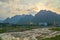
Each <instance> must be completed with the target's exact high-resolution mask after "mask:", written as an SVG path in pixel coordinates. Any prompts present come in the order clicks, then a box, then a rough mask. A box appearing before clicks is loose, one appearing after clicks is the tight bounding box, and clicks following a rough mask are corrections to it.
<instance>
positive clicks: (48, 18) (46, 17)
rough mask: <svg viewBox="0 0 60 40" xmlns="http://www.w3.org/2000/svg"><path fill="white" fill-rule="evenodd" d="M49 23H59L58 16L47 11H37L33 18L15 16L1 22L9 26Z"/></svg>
mask: <svg viewBox="0 0 60 40" xmlns="http://www.w3.org/2000/svg"><path fill="white" fill-rule="evenodd" d="M44 22H46V23H51V24H53V23H54V22H56V23H60V15H59V14H57V13H55V12H52V11H49V10H48V11H47V10H41V11H39V12H38V13H37V14H36V15H35V16H32V15H16V16H14V17H12V18H7V19H5V20H4V21H3V23H11V24H29V23H34V24H38V23H44Z"/></svg>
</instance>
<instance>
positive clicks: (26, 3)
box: [0, 0, 60, 20]
mask: <svg viewBox="0 0 60 40" xmlns="http://www.w3.org/2000/svg"><path fill="white" fill-rule="evenodd" d="M59 4H60V0H0V19H2V20H3V19H5V18H7V17H12V16H15V15H22V14H25V15H29V14H32V15H35V14H36V13H37V12H39V11H40V10H51V11H53V12H56V13H58V14H60V5H59Z"/></svg>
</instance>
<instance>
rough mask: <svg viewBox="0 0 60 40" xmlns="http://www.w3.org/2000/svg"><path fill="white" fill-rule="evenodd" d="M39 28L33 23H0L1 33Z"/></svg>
mask: <svg viewBox="0 0 60 40" xmlns="http://www.w3.org/2000/svg"><path fill="white" fill-rule="evenodd" d="M35 28H39V26H32V25H15V24H0V33H5V32H22V31H26V30H31V29H35Z"/></svg>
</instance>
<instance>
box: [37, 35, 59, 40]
mask: <svg viewBox="0 0 60 40" xmlns="http://www.w3.org/2000/svg"><path fill="white" fill-rule="evenodd" d="M36 38H37V39H38V40H60V35H57V36H55V37H51V38H45V39H43V38H41V37H36Z"/></svg>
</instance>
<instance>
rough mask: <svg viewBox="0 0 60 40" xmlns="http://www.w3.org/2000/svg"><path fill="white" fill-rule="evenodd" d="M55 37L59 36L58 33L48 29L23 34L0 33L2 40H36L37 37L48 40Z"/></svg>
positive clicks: (33, 30)
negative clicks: (47, 39)
mask: <svg viewBox="0 0 60 40" xmlns="http://www.w3.org/2000/svg"><path fill="white" fill-rule="evenodd" d="M56 35H60V31H53V30H49V28H38V29H32V30H28V31H24V32H10V33H1V34H0V37H1V39H2V40H37V39H36V37H37V36H41V37H42V38H50V37H54V36H56Z"/></svg>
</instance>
